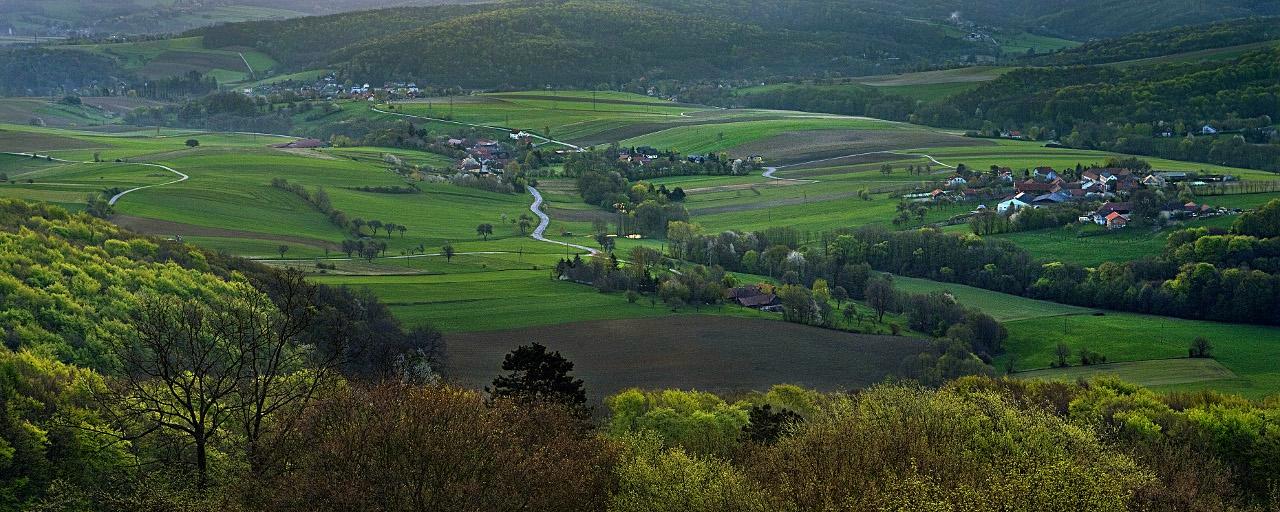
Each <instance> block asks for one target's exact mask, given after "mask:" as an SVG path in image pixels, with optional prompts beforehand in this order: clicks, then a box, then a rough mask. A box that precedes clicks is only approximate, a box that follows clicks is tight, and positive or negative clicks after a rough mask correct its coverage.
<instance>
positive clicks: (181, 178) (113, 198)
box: [85, 162, 190, 206]
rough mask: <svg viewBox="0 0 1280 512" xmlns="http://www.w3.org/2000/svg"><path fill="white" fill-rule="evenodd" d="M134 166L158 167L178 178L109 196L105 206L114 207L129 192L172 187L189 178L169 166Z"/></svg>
mask: <svg viewBox="0 0 1280 512" xmlns="http://www.w3.org/2000/svg"><path fill="white" fill-rule="evenodd" d="M85 163H92V162H85ZM136 165H145V166H147V167H158V168H160V169H164V170H166V171H169V172H171V173H174V174H177V175H178V176H179V178H178V179H176V180H173V181H166V182H164V183H156V184H153V185H143V186H141V187H133V188H131V189H129V190H126V191H124V192H121V193H119V194H116V195H114V196H111V199H109V200H107V204H109V205H112V206H115V204H116V201H119V200H120V198H122V197H124V195H125V194H128V193H130V192H137V191H139V190H142V189H145V188H151V187H163V186H165V185H172V184H174V183H180V182H183V181H187V179H188V178H190V176H187V175H186V174H183V173H181V172H178V171H177V170H176V169H174V168H172V167H169V166H167V165H160V164H136Z"/></svg>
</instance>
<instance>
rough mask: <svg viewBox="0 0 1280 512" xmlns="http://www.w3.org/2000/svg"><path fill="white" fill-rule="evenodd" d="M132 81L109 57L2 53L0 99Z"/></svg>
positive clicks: (44, 50)
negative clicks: (124, 80)
mask: <svg viewBox="0 0 1280 512" xmlns="http://www.w3.org/2000/svg"><path fill="white" fill-rule="evenodd" d="M128 78H130V76H129V73H127V72H125V71H124V70H122V69H121V68H120V67H119V66H118V65H117V64H116V62H115V60H113V59H111V58H110V57H104V56H101V55H96V54H93V53H89V52H80V51H65V50H53V49H48V48H11V49H0V95H3V96H35V95H44V94H49V93H52V92H55V91H60V90H65V89H70V88H76V87H86V86H91V85H93V84H97V83H114V82H115V81H118V80H121V79H128Z"/></svg>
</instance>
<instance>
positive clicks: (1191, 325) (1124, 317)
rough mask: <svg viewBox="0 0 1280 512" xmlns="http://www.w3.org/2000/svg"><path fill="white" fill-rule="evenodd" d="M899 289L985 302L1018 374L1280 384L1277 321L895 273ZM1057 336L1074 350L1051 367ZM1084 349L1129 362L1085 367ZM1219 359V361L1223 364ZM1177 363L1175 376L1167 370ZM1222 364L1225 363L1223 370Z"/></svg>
mask: <svg viewBox="0 0 1280 512" xmlns="http://www.w3.org/2000/svg"><path fill="white" fill-rule="evenodd" d="M894 283H895V285H896V286H897V287H898V289H900V290H904V291H910V292H914V293H926V292H931V291H938V290H943V291H947V292H950V293H951V294H952V295H953V296H955V297H956V300H958V301H960V302H961V303H963V304H966V305H970V306H973V307H977V308H979V309H982V310H983V311H985V312H987V313H988V314H991V315H992V316H994V317H996V318H997V319H999V320H1002V321H1003V322H1004V324H1005V327H1006V328H1008V329H1009V339H1008V341H1007V342H1006V343H1005V346H1006V349H1007V352H1006V353H1005V354H1004V355H1002V356H1000V357H998V358H996V361H995V366H996V368H998V369H1004V368H1007V367H1008V365H1012V367H1013V368H1014V369H1015V370H1016V371H1017V372H1018V373H1015V374H1014V375H1015V376H1023V374H1022V373H1021V372H1023V371H1027V372H1028V373H1027V374H1026V375H1025V376H1028V377H1036V378H1074V377H1078V376H1092V375H1098V374H1106V373H1115V372H1121V373H1117V374H1119V375H1121V376H1123V377H1124V378H1126V379H1127V380H1130V381H1133V382H1135V383H1138V384H1143V385H1150V386H1153V387H1156V388H1160V389H1216V390H1220V391H1229V392H1235V393H1240V394H1243V395H1246V396H1253V397H1260V396H1264V395H1268V394H1272V393H1276V392H1277V390H1280V367H1277V366H1276V364H1275V361H1276V359H1277V357H1280V328H1276V327H1267V326H1261V325H1244V324H1227V323H1219V322H1209V321H1203V320H1186V319H1180V318H1169V317H1163V316H1153V315H1142V314H1136V313H1123V312H1116V311H1101V310H1090V309H1085V308H1079V307H1075V306H1068V305H1064V304H1057V303H1053V302H1045V301H1037V300H1032V299H1027V298H1024V297H1018V296H1015V295H1008V294H1003V293H999V292H993V291H990V290H983V289H980V288H974V287H970V286H964V285H958V284H952V283H939V282H935V281H928V280H924V279H914V278H907V277H901V276H895V277H894ZM1196 336H1204V337H1205V338H1207V339H1209V341H1210V343H1212V344H1213V346H1214V350H1213V353H1212V355H1213V357H1214V359H1213V360H1214V361H1216V362H1217V363H1219V365H1213V364H1210V363H1205V362H1197V361H1191V362H1187V360H1186V355H1187V348H1188V346H1190V344H1191V341H1192V340H1193V339H1195V337H1196ZM1058 343H1066V344H1067V346H1068V347H1070V348H1071V350H1072V357H1071V358H1070V362H1071V363H1072V364H1073V365H1075V366H1072V367H1070V368H1066V369H1050V368H1049V366H1050V364H1051V363H1052V362H1053V361H1054V360H1055V357H1054V352H1055V349H1056V347H1057V346H1058ZM1080 349H1088V350H1092V351H1095V352H1099V353H1101V354H1103V355H1104V356H1106V357H1107V360H1108V361H1109V362H1114V363H1130V364H1127V365H1124V366H1121V367H1119V369H1116V367H1115V366H1112V365H1100V366H1098V367H1081V366H1079V360H1078V358H1077V357H1076V355H1075V354H1076V353H1077V352H1078V351H1079V350H1080ZM1219 366H1220V367H1219ZM1174 368H1176V371H1177V372H1178V374H1179V375H1178V376H1176V377H1174V376H1171V375H1169V374H1167V372H1166V370H1169V371H1172V369H1174ZM1222 368H1225V369H1226V370H1227V371H1226V372H1224V371H1222Z"/></svg>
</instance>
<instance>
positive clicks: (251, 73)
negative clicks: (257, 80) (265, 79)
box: [236, 52, 253, 78]
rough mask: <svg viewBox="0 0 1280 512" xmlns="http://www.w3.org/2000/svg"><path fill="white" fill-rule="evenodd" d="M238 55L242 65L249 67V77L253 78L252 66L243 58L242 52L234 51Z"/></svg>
mask: <svg viewBox="0 0 1280 512" xmlns="http://www.w3.org/2000/svg"><path fill="white" fill-rule="evenodd" d="M236 54H237V55H239V56H240V60H242V61H244V67H246V68H249V77H250V78H253V66H250V65H249V59H246V58H244V52H236Z"/></svg>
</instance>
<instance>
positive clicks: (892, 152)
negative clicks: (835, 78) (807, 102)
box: [760, 148, 955, 183]
mask: <svg viewBox="0 0 1280 512" xmlns="http://www.w3.org/2000/svg"><path fill="white" fill-rule="evenodd" d="M920 149H922V148H916V149H899V150H888V151H868V152H866V153H856V154H852V155H841V156H833V157H830V158H819V159H817V160H810V161H808V162H799V163H794V164H787V165H778V166H773V167H765V168H764V173H762V174H761V175H760V176H762V177H764V178H768V179H771V180H787V181H798V182H801V183H818V182H819V181H818V180H806V179H797V178H783V177H781V176H774V175H773V173H775V172H778V171H779V170H781V169H784V168H787V167H798V166H803V165H810V164H816V163H819V162H827V161H831V160H841V159H845V158H854V157H859V156H867V155H901V156H923V157H925V158H928V159H929V160H931V161H932V162H933V163H935V164H938V165H941V166H943V167H947V168H951V169H955V166H953V165H947V164H944V163H942V162H939V161H938V159H937V158H934V157H932V156H929V155H926V154H923V153H906V151H919V150H920Z"/></svg>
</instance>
